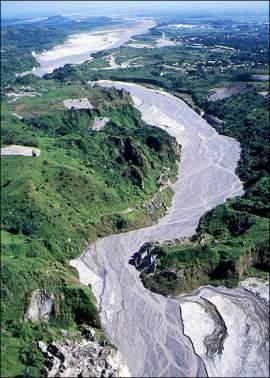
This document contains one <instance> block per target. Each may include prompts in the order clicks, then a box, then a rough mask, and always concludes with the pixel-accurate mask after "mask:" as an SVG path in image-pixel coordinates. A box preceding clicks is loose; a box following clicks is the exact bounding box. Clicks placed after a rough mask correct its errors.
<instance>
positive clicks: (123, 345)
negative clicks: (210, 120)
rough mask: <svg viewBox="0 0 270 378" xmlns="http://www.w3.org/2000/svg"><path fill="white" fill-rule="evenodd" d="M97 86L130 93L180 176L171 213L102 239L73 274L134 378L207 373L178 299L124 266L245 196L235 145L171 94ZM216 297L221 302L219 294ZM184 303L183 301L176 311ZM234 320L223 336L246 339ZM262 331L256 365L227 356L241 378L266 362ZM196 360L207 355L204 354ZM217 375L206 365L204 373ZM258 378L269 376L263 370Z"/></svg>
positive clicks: (251, 308)
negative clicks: (175, 153)
mask: <svg viewBox="0 0 270 378" xmlns="http://www.w3.org/2000/svg"><path fill="white" fill-rule="evenodd" d="M99 84H102V85H103V86H115V87H117V88H123V89H126V90H128V91H129V92H130V94H131V95H132V97H133V100H134V102H135V105H136V107H137V108H138V109H139V110H140V111H141V113H142V115H143V119H144V120H145V121H146V122H148V123H150V124H153V125H156V126H158V127H161V128H163V129H166V130H167V132H168V133H170V134H171V135H174V136H175V137H176V138H177V140H178V142H179V143H180V144H181V145H182V156H181V162H180V166H179V173H180V175H179V179H178V181H177V182H176V184H175V187H174V190H175V196H174V201H173V204H172V207H171V209H170V211H169V214H168V215H167V216H166V217H164V218H163V219H161V221H160V222H159V223H158V224H157V225H154V226H152V227H149V228H145V229H141V230H137V231H132V232H128V233H125V234H118V235H113V236H109V237H106V238H103V239H100V240H98V241H97V242H96V243H94V244H93V245H90V246H89V248H88V249H87V251H86V252H85V253H84V254H83V255H82V256H81V257H80V258H79V259H76V260H73V261H72V262H71V264H72V265H73V266H74V267H76V268H77V269H78V271H79V274H80V280H81V282H82V283H84V284H91V285H93V291H94V294H95V296H96V298H97V300H98V303H99V305H100V308H101V318H102V323H103V326H104V328H105V330H106V332H107V334H108V336H109V338H110V340H111V342H113V343H114V344H115V345H116V346H118V347H119V349H120V351H121V352H122V355H123V357H124V359H125V361H126V363H127V365H128V367H129V370H130V373H131V375H132V376H142V377H146V376H148V377H149V376H150V377H152V376H167V377H170V376H171V377H176V376H193V377H194V376H206V375H207V373H206V370H205V366H206V368H207V367H208V368H209V364H207V363H206V364H204V363H203V362H202V359H201V358H200V357H198V355H197V354H195V353H194V347H193V344H192V342H191V339H189V338H188V337H186V336H185V335H184V330H183V321H182V318H181V314H180V303H179V301H177V300H176V299H171V298H166V297H163V296H160V295H157V294H154V293H152V292H150V291H148V290H146V289H145V288H144V287H143V285H142V283H141V281H140V279H139V272H138V271H137V270H136V269H135V268H134V267H133V266H131V265H130V264H129V263H128V261H129V258H130V257H131V256H132V254H133V253H134V252H136V251H138V249H139V248H140V246H141V245H142V244H143V243H145V242H147V241H155V240H169V239H175V238H181V237H184V236H190V235H192V234H194V232H195V229H196V226H197V224H198V221H199V218H200V217H201V215H202V214H203V213H205V211H207V210H208V209H211V208H213V207H215V206H216V205H218V204H221V203H223V202H224V201H225V200H226V198H229V197H235V196H237V195H241V194H243V188H242V184H241V182H240V180H239V178H238V177H237V176H236V175H235V173H234V172H235V168H236V165H237V161H238V160H239V156H240V146H239V143H238V142H237V141H236V140H234V139H232V138H228V137H225V136H221V135H218V134H217V132H216V131H215V130H214V129H213V128H212V127H210V126H209V125H208V124H207V123H206V121H205V120H203V119H202V118H201V117H200V116H199V115H198V114H197V113H195V112H194V111H193V110H192V109H191V108H189V107H188V106H187V105H186V104H185V103H184V102H182V101H181V100H179V99H177V98H175V97H173V96H171V95H168V94H166V93H163V92H158V91H154V90H150V89H146V88H144V87H142V86H139V85H135V84H125V83H118V82H104V81H103V82H99ZM239 290H240V291H244V289H237V291H236V293H235V294H233V291H231V293H232V295H233V296H234V302H235V303H236V306H237V303H238V302H239V303H240V302H241V301H242V300H244V299H243V298H241V296H240V295H238V293H239ZM219 298H220V300H221V301H222V300H223V293H222V292H220V293H219ZM188 300H189V299H187V301H188ZM249 300H250V306H249V311H250V313H247V314H246V316H245V317H243V322H244V326H247V325H248V324H249V323H250V327H251V332H256V329H254V324H255V323H254V322H251V321H249V320H250V318H252V317H253V316H255V315H254V313H255V308H256V303H257V302H256V301H257V299H256V297H255V296H254V295H253V294H252V293H250V294H249ZM183 301H185V299H184V298H182V299H181V306H182V305H183ZM253 312H254V313H253ZM239 314H241V312H236V316H238V317H239V316H240V315H239ZM222 315H223V314H222V311H221V317H222ZM259 317H260V314H259ZM224 318H225V321H226V319H227V318H226V317H224ZM190 321H191V322H192V319H190ZM234 321H235V316H234V314H231V318H230V322H231V324H232V325H231V327H232V329H233V332H234V333H231V334H229V335H227V336H226V337H227V338H229V337H231V336H232V337H233V339H234V340H235V337H236V338H237V337H238V336H239V337H241V338H242V339H243V334H242V333H241V332H240V333H239V334H238V329H237V322H236V323H235V326H234ZM187 322H189V320H187ZM187 322H185V328H186V329H187V326H188V324H187ZM191 326H192V327H196V329H197V330H198V331H199V330H201V328H203V327H205V326H206V323H205V320H204V318H201V320H199V321H197V322H195V323H194V322H193V323H192V324H191ZM228 329H229V328H228ZM228 332H229V331H228ZM230 332H231V328H230ZM265 332H266V331H265V330H262V334H260V335H259V336H258V338H259V339H258V340H256V343H255V347H254V346H253V347H254V348H255V353H254V360H252V359H250V356H249V358H247V356H248V354H246V353H241V351H240V350H239V354H238V355H235V356H231V360H230V361H228V362H227V364H230V366H233V367H234V366H235V368H239V369H240V367H241V366H244V365H245V370H244V375H248V374H250V376H252V373H253V372H254V366H255V367H256V366H259V365H258V364H261V363H262V361H263V360H264V359H265V361H266V357H265V356H266V354H265V353H266V349H265V347H264V346H263V344H262V345H261V347H260V350H258V348H257V345H260V341H261V340H260V338H261V337H264V336H265ZM261 335H262V336H261ZM240 341H241V340H240ZM242 341H243V340H242ZM239 345H242V344H241V342H240V344H239ZM256 348H257V349H256ZM198 354H199V353H198ZM201 356H202V358H204V355H203V354H201ZM205 362H207V361H205ZM221 368H222V367H221ZM215 373H216V372H215V371H213V369H210V368H209V371H208V374H209V376H211V375H213V374H214V375H215ZM261 375H267V371H266V370H265V368H264V366H262V368H261Z"/></svg>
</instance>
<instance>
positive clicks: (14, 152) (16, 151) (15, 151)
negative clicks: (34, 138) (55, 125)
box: [1, 144, 41, 156]
mask: <svg viewBox="0 0 270 378" xmlns="http://www.w3.org/2000/svg"><path fill="white" fill-rule="evenodd" d="M40 153H41V151H40V150H39V149H38V148H35V147H25V146H17V145H15V144H14V145H11V146H7V147H3V148H1V156H39V155H40Z"/></svg>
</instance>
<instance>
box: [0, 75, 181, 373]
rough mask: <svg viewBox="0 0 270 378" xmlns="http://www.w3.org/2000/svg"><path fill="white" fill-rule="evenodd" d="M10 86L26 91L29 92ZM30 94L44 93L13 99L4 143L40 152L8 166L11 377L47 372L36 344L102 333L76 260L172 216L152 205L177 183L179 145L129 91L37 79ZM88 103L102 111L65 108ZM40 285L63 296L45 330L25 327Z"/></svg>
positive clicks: (7, 366)
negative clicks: (102, 242)
mask: <svg viewBox="0 0 270 378" xmlns="http://www.w3.org/2000/svg"><path fill="white" fill-rule="evenodd" d="M11 90H12V91H13V93H21V92H22V91H24V90H25V86H22V85H21V86H16V87H12V89H11ZM31 91H32V93H33V92H35V93H36V92H38V93H40V94H41V95H40V96H38V95H36V96H35V97H27V96H25V97H19V98H17V100H15V101H14V102H9V101H10V100H9V99H10V97H7V99H6V100H5V101H4V102H3V104H2V114H1V117H2V128H1V132H2V145H7V144H11V143H14V144H23V145H30V146H37V147H38V148H39V149H40V150H41V155H40V156H39V157H33V158H32V157H19V156H17V157H16V156H6V157H2V160H1V163H2V175H3V176H2V177H3V180H2V183H1V184H2V188H1V189H2V198H1V199H2V204H1V206H2V217H1V227H2V238H1V247H2V261H1V264H2V265H1V268H2V272H1V279H2V284H1V294H2V307H1V311H2V313H1V319H2V329H3V336H4V337H3V340H4V341H3V342H4V343H5V347H4V353H3V355H5V353H10V356H9V357H8V358H4V359H3V362H2V369H3V372H2V375H3V376H14V375H21V374H24V373H25V374H30V373H29V371H28V370H27V369H29V368H30V367H31V369H32V370H33V371H32V373H31V374H32V376H33V374H34V373H33V372H35V374H36V375H35V374H34V376H37V372H38V374H42V361H43V360H42V357H41V356H40V355H39V352H38V350H37V349H35V347H34V345H35V342H36V341H38V340H41V339H46V338H49V339H50V340H52V339H53V337H59V331H60V329H76V328H78V327H79V326H81V325H82V324H84V323H85V324H89V325H91V326H93V327H96V328H99V327H100V324H99V316H98V312H97V309H96V305H95V300H94V298H93V295H92V293H91V290H90V288H85V287H82V286H80V284H79V281H78V277H77V273H76V272H75V270H74V269H73V268H71V267H69V260H70V259H72V258H74V257H76V256H79V255H80V254H81V253H82V252H83V250H84V249H85V247H86V246H87V245H88V243H89V242H91V241H93V240H95V239H97V238H98V237H102V236H105V235H108V234H112V233H116V232H120V231H121V232H122V231H125V230H128V229H133V228H136V227H143V226H146V225H149V224H151V223H152V222H153V221H155V220H156V219H157V218H158V217H159V216H160V215H162V214H164V212H165V209H164V207H163V211H161V212H160V211H159V212H156V213H154V214H152V213H149V212H148V211H147V209H146V208H145V207H144V206H143V204H144V203H145V202H147V201H149V200H150V199H151V198H152V196H153V195H154V193H155V192H157V189H158V184H157V182H158V178H159V177H160V175H161V174H162V173H164V172H167V173H166V174H167V175H168V178H170V179H171V180H174V178H175V176H176V173H177V163H176V161H177V159H178V154H177V151H178V145H177V144H176V142H175V140H174V139H173V138H172V137H170V136H169V135H168V134H167V133H165V132H164V131H162V130H160V129H158V128H154V127H151V126H148V125H146V124H145V123H144V122H143V121H142V119H141V117H140V113H139V112H138V111H137V110H136V109H135V108H133V106H132V100H131V98H130V97H129V95H128V94H127V93H125V92H123V91H118V90H114V89H102V88H99V87H96V88H91V87H89V86H87V85H83V84H81V83H74V84H69V85H67V84H61V83H57V82H54V81H44V80H42V79H38V80H37V82H36V80H33V81H32V83H31ZM24 93H27V92H24ZM81 97H87V98H88V99H89V101H90V102H91V103H92V104H93V106H94V108H93V109H91V110H90V109H85V110H76V109H70V110H68V109H65V107H64V105H63V100H64V99H69V98H81ZM14 112H16V113H17V114H19V115H20V117H22V119H19V118H18V117H16V116H14V115H13V113H14ZM96 116H98V117H105V116H106V117H109V118H110V122H109V123H108V124H107V125H106V127H105V128H104V129H103V130H101V131H98V132H97V131H94V130H92V125H93V122H94V119H95V117H96ZM171 197H172V195H171V194H170V198H171ZM161 201H163V202H164V203H166V201H167V203H168V198H161ZM128 208H130V209H132V211H131V212H130V213H125V210H126V209H128ZM37 288H40V289H42V290H46V291H47V292H48V293H53V294H54V297H55V310H54V312H53V313H52V315H51V317H50V321H49V323H47V324H41V325H40V326H38V325H30V324H29V323H25V322H24V316H25V312H26V310H27V307H28V305H29V299H30V295H31V292H32V291H33V290H34V289H37ZM19 340H20V341H19ZM11 350H12V352H11ZM33 354H35V355H33ZM18 361H19V362H18ZM28 376H29V375H28Z"/></svg>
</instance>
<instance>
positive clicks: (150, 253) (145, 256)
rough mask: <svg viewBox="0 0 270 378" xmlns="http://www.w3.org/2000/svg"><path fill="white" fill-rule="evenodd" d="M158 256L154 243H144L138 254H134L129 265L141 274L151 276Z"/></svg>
mask: <svg viewBox="0 0 270 378" xmlns="http://www.w3.org/2000/svg"><path fill="white" fill-rule="evenodd" d="M158 254H159V249H158V248H157V247H156V246H155V244H154V243H152V242H151V243H145V244H143V245H142V247H141V248H140V249H139V251H138V252H135V253H134V255H133V256H132V257H131V259H130V260H129V263H130V264H132V265H134V266H135V267H136V269H138V270H139V271H141V272H145V273H147V274H151V273H152V274H153V273H155V271H156V266H157V256H158Z"/></svg>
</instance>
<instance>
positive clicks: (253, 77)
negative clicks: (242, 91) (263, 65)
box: [250, 75, 269, 81]
mask: <svg viewBox="0 0 270 378" xmlns="http://www.w3.org/2000/svg"><path fill="white" fill-rule="evenodd" d="M250 78H251V80H258V81H268V80H269V75H251V77H250Z"/></svg>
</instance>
